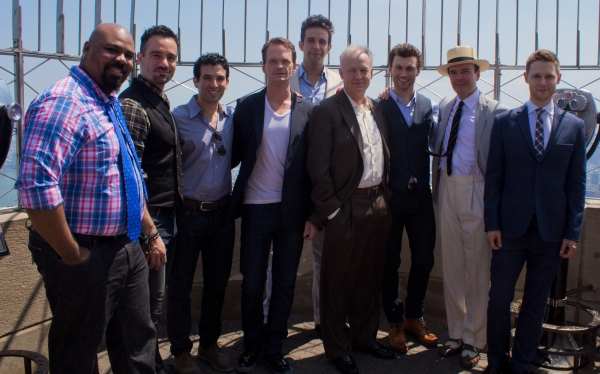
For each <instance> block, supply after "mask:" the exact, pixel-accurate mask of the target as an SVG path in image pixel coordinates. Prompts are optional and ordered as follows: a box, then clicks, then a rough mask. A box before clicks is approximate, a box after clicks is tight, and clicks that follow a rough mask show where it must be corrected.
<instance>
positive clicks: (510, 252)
mask: <svg viewBox="0 0 600 374" xmlns="http://www.w3.org/2000/svg"><path fill="white" fill-rule="evenodd" d="M561 244H562V243H561V242H556V243H551V242H546V241H544V240H543V239H542V238H541V237H540V234H539V231H538V228H537V223H536V221H535V218H534V219H533V220H532V223H531V225H530V226H529V229H528V230H527V232H526V233H525V235H523V236H522V237H520V238H516V239H515V238H506V237H503V238H502V248H501V249H499V250H496V251H493V253H492V267H491V288H490V301H489V305H488V311H487V319H488V324H487V341H488V362H489V363H490V365H492V366H494V367H503V366H507V365H508V351H509V348H510V329H511V318H510V303H511V302H512V301H513V298H514V294H515V285H516V283H517V280H518V279H519V274H521V270H522V269H523V265H525V263H526V264H527V265H526V269H527V274H526V277H525V289H524V290H523V303H522V304H521V310H520V311H519V320H518V322H517V326H516V332H515V339H514V345H513V349H512V360H511V363H510V370H511V373H513V372H514V373H518V374H521V373H528V372H529V364H530V363H531V361H532V360H533V358H534V355H535V350H536V348H537V343H538V340H539V338H540V335H541V333H542V324H543V321H544V314H545V312H546V305H547V302H548V295H549V293H550V287H551V286H552V282H553V281H554V278H556V273H557V272H558V268H559V267H560V263H561V261H562V258H561V257H560V256H559V251H560V246H561Z"/></svg>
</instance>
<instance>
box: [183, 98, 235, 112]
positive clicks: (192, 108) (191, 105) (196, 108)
mask: <svg viewBox="0 0 600 374" xmlns="http://www.w3.org/2000/svg"><path fill="white" fill-rule="evenodd" d="M197 97H198V95H197V94H196V95H193V96H192V98H191V99H190V101H189V102H188V110H189V112H190V118H194V117H196V116H197V115H198V114H200V113H202V108H200V105H198V102H197V101H196V99H197ZM202 114H204V113H202ZM219 115H220V116H225V117H229V116H230V113H228V112H227V110H226V108H225V106H224V105H223V104H221V103H219Z"/></svg>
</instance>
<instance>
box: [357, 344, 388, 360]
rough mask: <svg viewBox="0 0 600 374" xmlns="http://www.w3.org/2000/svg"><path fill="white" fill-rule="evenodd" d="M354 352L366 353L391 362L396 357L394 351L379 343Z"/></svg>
mask: <svg viewBox="0 0 600 374" xmlns="http://www.w3.org/2000/svg"><path fill="white" fill-rule="evenodd" d="M354 350H355V351H359V352H365V353H368V354H370V355H371V356H373V357H377V358H383V359H386V360H391V359H393V358H394V357H395V356H396V355H395V354H394V351H392V350H391V349H389V348H387V347H384V346H383V345H381V344H379V343H377V342H373V344H371V345H370V346H368V347H361V348H355V349H354Z"/></svg>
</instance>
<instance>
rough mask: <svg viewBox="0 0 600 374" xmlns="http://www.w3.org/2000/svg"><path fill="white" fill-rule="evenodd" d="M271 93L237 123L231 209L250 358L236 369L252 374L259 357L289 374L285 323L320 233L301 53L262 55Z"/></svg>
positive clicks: (249, 105)
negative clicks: (310, 246) (297, 75)
mask: <svg viewBox="0 0 600 374" xmlns="http://www.w3.org/2000/svg"><path fill="white" fill-rule="evenodd" d="M262 58H263V62H262V69H263V72H264V73H265V74H266V76H267V87H266V88H265V89H264V90H262V91H260V92H258V93H256V94H253V95H250V96H248V97H246V98H244V99H243V100H242V101H241V102H240V103H239V104H238V106H237V108H236V110H235V114H234V116H233V128H234V130H233V131H234V132H233V147H232V148H233V150H232V151H233V154H232V159H231V166H232V167H235V166H237V165H238V164H239V163H240V162H241V163H242V165H241V167H240V172H239V174H238V177H237V180H236V182H235V186H234V188H233V192H232V194H231V202H230V204H231V209H233V211H234V212H235V215H236V216H239V215H241V216H242V230H241V231H242V232H241V246H240V270H241V273H242V275H243V276H244V280H243V281H242V327H243V330H244V352H243V353H242V354H241V355H240V357H239V360H238V363H237V366H236V369H237V371H239V372H243V373H247V372H250V371H252V370H254V367H255V366H256V360H257V358H258V356H259V355H260V353H261V352H264V353H263V357H264V358H265V360H266V361H267V363H268V365H269V366H270V368H271V371H272V372H273V373H291V372H292V369H291V367H290V365H289V364H288V362H287V361H286V359H285V358H284V357H283V355H282V352H281V349H282V342H283V340H284V339H285V338H286V337H287V321H288V318H289V316H290V311H291V309H292V303H293V301H294V286H295V284H296V272H297V270H298V264H299V262H300V255H301V254H302V246H303V243H304V238H306V239H309V240H312V238H313V237H314V236H315V235H316V233H317V231H318V228H317V226H315V225H314V224H312V223H310V222H308V221H307V219H308V217H309V215H310V213H311V211H310V207H311V204H310V191H311V187H312V186H311V183H310V178H309V176H308V172H307V170H306V156H307V151H308V140H307V139H308V121H309V119H310V114H311V111H312V108H313V104H312V103H311V102H309V101H307V100H304V99H302V98H300V97H298V96H296V95H295V94H294V93H292V92H291V90H290V77H291V76H292V74H293V73H294V70H295V69H296V66H297V65H296V50H295V48H294V45H293V44H292V43H291V42H290V41H289V40H287V39H283V38H273V39H271V40H269V41H267V42H266V43H265V45H264V46H263V49H262ZM271 244H273V268H272V274H273V289H272V294H271V303H270V306H269V313H268V320H267V323H266V325H265V326H264V327H263V308H262V303H263V292H264V289H265V281H266V278H267V265H268V260H269V252H270V250H271Z"/></svg>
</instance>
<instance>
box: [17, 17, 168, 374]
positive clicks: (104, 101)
mask: <svg viewBox="0 0 600 374" xmlns="http://www.w3.org/2000/svg"><path fill="white" fill-rule="evenodd" d="M83 52H84V53H83V56H82V59H81V63H80V64H79V66H73V67H72V68H71V71H70V74H69V75H68V76H67V77H66V78H64V79H62V80H60V81H59V82H58V83H56V84H54V85H53V86H51V87H50V88H48V89H47V90H46V91H44V92H42V93H41V94H40V95H39V96H38V97H37V98H36V99H35V100H34V101H33V102H32V103H31V105H30V106H29V110H28V112H27V116H26V118H25V124H24V134H25V135H24V140H23V150H22V157H21V170H20V173H19V177H18V179H17V183H16V185H15V188H16V189H18V190H19V192H20V195H21V205H22V207H23V208H25V209H27V213H28V214H29V217H30V219H31V222H32V224H33V226H32V227H31V232H30V236H29V250H30V251H31V254H32V257H33V260H34V262H35V263H36V265H37V268H38V271H39V272H40V274H41V275H42V277H43V280H44V285H45V288H46V297H47V298H48V302H49V304H50V308H51V309H52V315H53V321H52V326H51V327H50V333H49V336H48V351H49V356H50V370H51V371H52V373H92V372H97V370H98V367H97V366H98V365H97V359H96V352H97V351H98V347H99V346H100V343H101V341H102V337H103V336H104V334H105V333H106V336H107V349H108V352H109V357H111V356H114V347H113V346H112V345H111V344H110V343H111V338H112V337H113V336H114V335H116V334H118V335H121V336H122V337H123V340H124V341H125V345H126V347H125V348H126V350H127V352H128V355H125V357H124V359H122V360H119V362H111V365H112V369H113V371H114V372H119V373H120V372H123V373H132V372H135V373H141V372H146V373H151V372H154V350H155V347H154V341H155V336H156V331H155V329H154V325H153V324H152V321H151V319H150V308H149V301H148V300H149V299H148V298H149V296H148V266H150V267H151V268H158V267H159V266H160V265H162V264H164V262H165V261H166V258H165V249H164V245H163V242H162V240H161V238H160V236H158V235H155V233H156V232H157V231H156V228H155V226H154V224H153V223H152V220H151V219H150V216H149V214H148V211H147V209H146V207H145V201H144V196H145V194H144V190H145V188H144V184H143V180H142V179H141V171H140V168H139V163H138V161H137V157H136V156H135V150H134V149H133V146H132V141H131V138H130V137H129V133H128V132H127V131H126V124H125V121H124V119H123V114H122V112H121V108H120V106H119V101H118V99H117V97H116V92H117V90H118V89H119V87H120V86H121V84H122V83H123V82H124V81H125V79H126V78H127V76H128V75H129V73H130V72H131V69H132V67H133V56H134V55H135V53H134V46H133V39H132V38H131V35H130V34H129V32H128V31H127V30H126V29H125V28H123V27H121V26H119V25H116V24H103V25H100V26H98V27H97V28H96V29H95V30H94V32H93V33H92V35H91V36H90V40H89V41H88V42H86V43H85V45H84V51H83ZM127 157H129V159H125V158H127ZM132 166H133V167H132ZM126 181H127V183H126ZM126 184H127V187H126ZM126 191H127V194H126ZM132 191H133V194H131V192H132ZM135 192H137V195H136V194H135ZM132 196H135V197H132ZM138 200H139V201H138ZM129 204H132V205H131V206H130V205H129ZM132 209H133V210H132ZM137 209H140V214H139V218H138V217H137V214H134V215H132V214H129V215H128V214H127V212H128V211H129V212H130V213H131V212H136V211H137ZM138 219H139V221H138ZM136 221H137V222H136ZM140 224H141V231H142V232H141V235H142V237H143V236H146V237H147V238H148V239H149V250H148V253H146V256H144V252H143V251H142V249H141V247H140V244H139V242H138V240H137V239H138V238H137V236H138V235H140V233H138V232H137V231H139V227H140ZM146 260H148V262H146ZM109 321H110V325H111V328H110V329H108V330H107V326H108V325H109ZM113 361H114V360H113Z"/></svg>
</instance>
